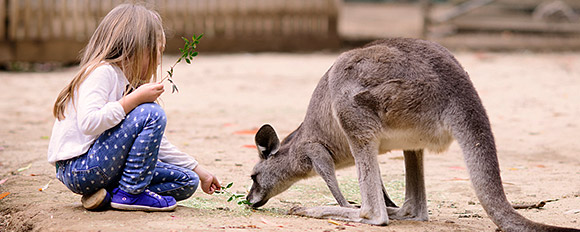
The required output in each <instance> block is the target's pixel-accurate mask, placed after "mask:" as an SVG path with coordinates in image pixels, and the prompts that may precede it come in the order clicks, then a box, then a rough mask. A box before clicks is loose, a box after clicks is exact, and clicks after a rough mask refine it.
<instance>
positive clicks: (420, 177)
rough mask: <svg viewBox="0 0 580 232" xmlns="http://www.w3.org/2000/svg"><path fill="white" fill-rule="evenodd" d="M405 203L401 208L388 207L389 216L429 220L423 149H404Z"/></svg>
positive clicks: (392, 217) (400, 218)
mask: <svg viewBox="0 0 580 232" xmlns="http://www.w3.org/2000/svg"><path fill="white" fill-rule="evenodd" d="M403 155H404V156H405V203H403V206H402V207H401V208H388V212H389V218H391V219H398V220H416V221H427V220H429V214H428V211H427V194H426V193H425V178H424V173H423V150H416V151H404V152H403Z"/></svg>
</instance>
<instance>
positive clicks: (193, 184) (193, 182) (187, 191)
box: [174, 172, 199, 201]
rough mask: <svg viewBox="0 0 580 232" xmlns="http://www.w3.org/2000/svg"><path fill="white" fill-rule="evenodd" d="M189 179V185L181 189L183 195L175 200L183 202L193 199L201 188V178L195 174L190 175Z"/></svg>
mask: <svg viewBox="0 0 580 232" xmlns="http://www.w3.org/2000/svg"><path fill="white" fill-rule="evenodd" d="M188 177H189V179H188V181H187V183H186V184H185V185H184V186H183V187H182V188H181V190H182V191H181V193H180V194H179V195H178V196H174V197H175V200H177V201H181V200H185V199H187V198H189V197H191V196H192V195H193V194H194V193H195V191H196V190H197V188H198V187H199V176H198V175H197V174H196V173H195V172H191V173H188Z"/></svg>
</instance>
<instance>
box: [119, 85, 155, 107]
mask: <svg viewBox="0 0 580 232" xmlns="http://www.w3.org/2000/svg"><path fill="white" fill-rule="evenodd" d="M163 87H164V86H163V84H161V83H147V84H143V85H141V86H139V87H138V88H137V89H135V91H133V92H131V93H130V94H127V95H126V96H124V97H123V98H121V100H119V103H120V104H121V106H122V107H123V110H124V111H125V114H128V113H129V112H131V110H133V109H135V107H137V106H138V105H141V104H143V103H146V102H154V101H155V100H157V98H158V97H159V96H161V94H162V93H163V91H165V89H164V88H163Z"/></svg>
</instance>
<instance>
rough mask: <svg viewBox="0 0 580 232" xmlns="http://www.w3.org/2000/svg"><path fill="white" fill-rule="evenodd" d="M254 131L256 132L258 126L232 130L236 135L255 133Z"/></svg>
mask: <svg viewBox="0 0 580 232" xmlns="http://www.w3.org/2000/svg"><path fill="white" fill-rule="evenodd" d="M256 133H258V128H254V129H249V130H239V131H234V134H236V135H255V134H256Z"/></svg>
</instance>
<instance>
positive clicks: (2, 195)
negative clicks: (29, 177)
mask: <svg viewBox="0 0 580 232" xmlns="http://www.w3.org/2000/svg"><path fill="white" fill-rule="evenodd" d="M8 194H10V192H5V193H1V194H0V200H2V199H3V198H5V197H6V196H8Z"/></svg>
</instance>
